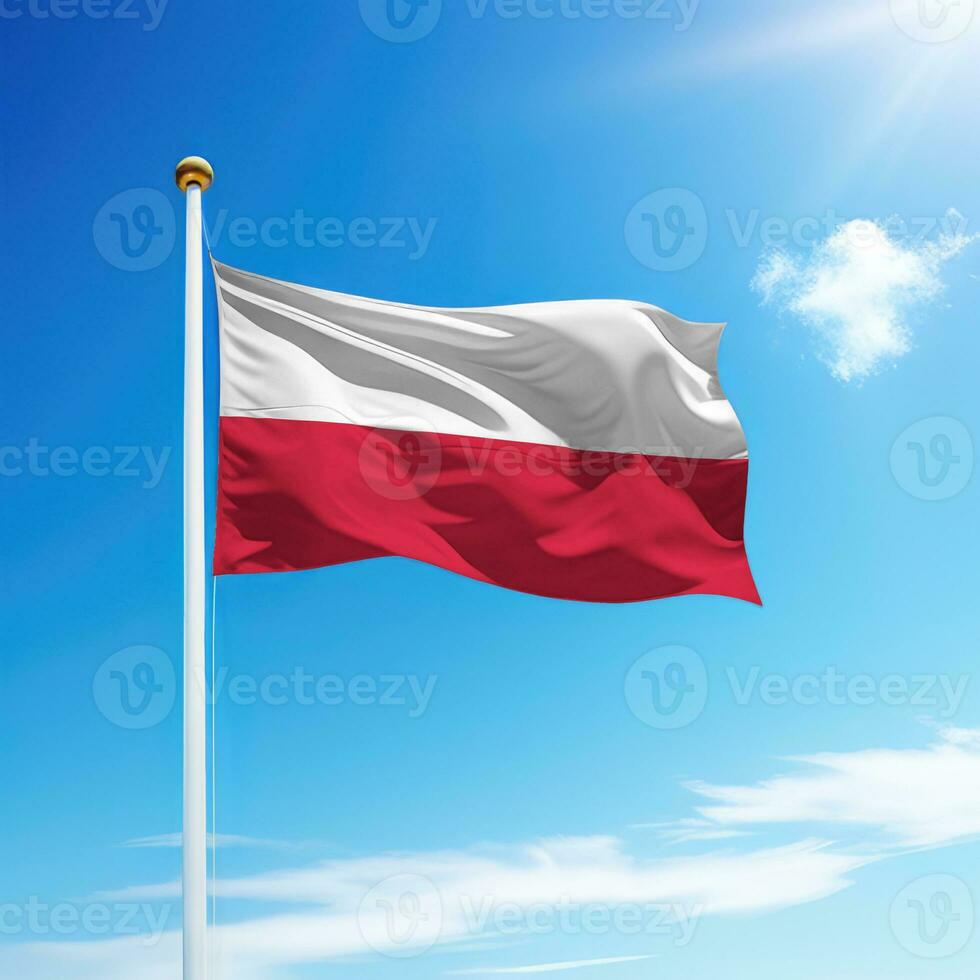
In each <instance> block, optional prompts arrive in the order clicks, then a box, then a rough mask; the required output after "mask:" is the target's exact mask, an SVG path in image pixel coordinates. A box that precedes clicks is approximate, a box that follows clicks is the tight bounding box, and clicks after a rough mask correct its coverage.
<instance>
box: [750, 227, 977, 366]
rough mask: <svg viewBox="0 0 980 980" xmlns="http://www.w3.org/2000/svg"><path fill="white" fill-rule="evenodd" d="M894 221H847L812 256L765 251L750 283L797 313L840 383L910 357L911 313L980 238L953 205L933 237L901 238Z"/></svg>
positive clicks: (771, 301) (939, 286) (769, 300)
mask: <svg viewBox="0 0 980 980" xmlns="http://www.w3.org/2000/svg"><path fill="white" fill-rule="evenodd" d="M891 224H892V221H891V219H890V220H889V221H888V222H876V221H864V220H858V221H848V222H846V223H845V224H842V225H840V226H839V227H838V228H837V229H836V230H835V231H834V232H833V234H831V235H830V236H829V237H828V238H826V239H825V240H824V241H822V242H818V243H817V244H815V245H814V247H813V250H812V252H811V253H810V254H809V255H808V256H806V257H794V256H791V255H788V254H787V253H786V252H783V251H778V250H777V251H770V252H768V253H766V254H765V255H763V257H762V259H761V261H760V264H759V268H758V270H757V271H756V274H755V277H754V278H753V280H752V287H753V289H755V290H756V291H757V292H758V293H760V294H761V296H762V300H763V303H768V304H772V305H774V306H776V307H777V308H779V309H780V310H782V311H784V312H786V313H789V314H792V315H794V316H796V317H797V318H799V319H800V320H801V321H802V322H803V323H804V324H806V326H807V327H809V328H810V329H811V330H812V331H813V333H814V334H815V336H816V337H817V341H818V354H819V356H820V357H821V359H822V360H823V361H824V362H825V363H826V364H827V365H828V366H829V367H830V369H831V371H832V372H833V374H834V375H835V376H836V377H838V378H840V379H841V380H842V381H852V380H861V379H863V378H865V377H867V376H868V375H870V374H873V373H874V372H875V371H877V370H879V369H880V368H881V367H882V366H884V365H885V364H888V363H891V362H894V361H896V360H897V359H898V358H900V357H902V356H903V355H904V354H907V353H908V351H909V350H910V349H911V346H912V330H911V327H910V325H909V314H910V313H911V312H912V311H913V310H914V309H915V308H916V307H919V306H921V305H922V304H925V303H928V302H929V301H931V300H934V299H935V298H936V297H937V296H938V295H939V294H940V293H941V292H942V291H943V289H944V288H945V286H944V283H943V280H942V278H941V276H940V273H941V271H942V268H943V265H944V264H945V263H946V262H947V261H948V260H949V259H951V258H952V257H953V256H955V255H957V254H958V253H959V252H961V251H962V250H963V249H964V248H965V247H966V246H967V245H969V244H970V243H971V242H972V241H974V240H975V238H976V237H977V236H970V235H967V234H965V233H964V231H963V230H962V229H963V227H964V225H965V219H963V217H962V215H960V214H959V213H958V212H956V211H953V210H950V211H949V212H947V214H946V217H945V219H944V221H943V226H944V228H943V231H942V232H941V233H940V235H939V236H938V238H937V239H936V240H935V241H922V240H919V241H917V240H915V239H911V240H901V239H900V238H899V237H898V236H896V235H894V234H892V233H891V231H890V230H889V226H890V225H891Z"/></svg>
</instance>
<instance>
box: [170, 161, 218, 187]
mask: <svg viewBox="0 0 980 980" xmlns="http://www.w3.org/2000/svg"><path fill="white" fill-rule="evenodd" d="M174 176H175V178H176V180H177V186H178V187H179V188H180V189H181V190H182V191H186V190H187V188H188V187H190V186H191V184H197V185H198V186H199V187H200V188H201V190H202V191H206V190H207V189H208V188H209V187H210V186H211V183H212V181H213V180H214V171H213V170H212V169H211V164H210V163H208V161H207V160H205V159H204V157H184V159H183V160H181V161H180V163H178V164H177V172H176V174H175V175H174Z"/></svg>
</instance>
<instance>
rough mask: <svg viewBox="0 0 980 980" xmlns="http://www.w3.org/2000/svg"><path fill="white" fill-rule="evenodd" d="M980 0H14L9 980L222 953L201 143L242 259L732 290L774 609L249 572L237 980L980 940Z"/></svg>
mask: <svg viewBox="0 0 980 980" xmlns="http://www.w3.org/2000/svg"><path fill="white" fill-rule="evenodd" d="M972 8H973V3H972V0H965V2H964V3H963V4H961V5H960V6H959V7H956V8H949V9H946V8H944V7H942V5H941V4H939V2H938V0H926V2H925V4H924V6H922V7H921V8H920V7H919V6H917V5H914V4H905V3H903V2H902V0H894V3H892V4H889V3H887V2H884V0H881V2H879V0H866V2H865V0H862V2H859V3H847V4H842V3H827V4H819V5H818V4H809V3H799V2H791V3H787V2H779V3H776V2H769V0H763V2H760V3H756V4H753V5H752V10H751V12H748V11H747V10H746V9H745V5H742V4H735V3H731V2H713V0H701V2H700V3H699V4H695V3H684V4H680V3H679V2H677V0H667V2H665V3H663V4H652V5H650V4H639V5H635V4H633V5H631V4H629V3H620V4H612V3H609V4H603V3H601V2H598V3H593V4H589V3H585V2H584V0H566V2H565V3H558V2H555V3H546V2H545V0H539V2H538V3H536V4H532V3H526V4H522V3H518V2H516V0H514V2H510V3H503V4H496V5H495V4H494V3H492V2H491V3H489V4H487V5H482V4H480V3H477V0H468V2H466V3H458V4H457V3H454V4H449V3H445V4H439V3H438V2H437V0H430V4H429V5H428V6H422V7H419V8H418V9H417V10H413V9H412V8H410V7H409V6H408V5H407V4H402V3H401V0H398V3H396V4H395V6H394V8H393V9H394V13H395V15H396V20H395V21H391V20H389V19H388V16H387V12H386V8H385V6H384V5H383V4H382V3H374V2H372V0H363V2H362V3H361V4H360V5H359V4H358V3H355V2H353V0H351V2H345V3H336V4H329V5H328V4H321V3H307V2H305V0H297V2H294V3H292V4H290V5H289V8H288V11H286V10H284V9H283V8H282V7H281V5H275V4H260V3H253V2H238V3H234V4H232V3H228V2H223V0H222V2H212V3H209V4H207V5H202V4H190V3H187V2H186V0H169V3H160V4H149V5H148V4H147V3H145V2H142V0H137V2H136V3H134V4H132V5H128V4H127V5H123V4H121V3H119V2H117V0H109V2H108V3H107V4H103V5H93V4H91V3H89V4H85V5H83V4H81V3H79V4H76V5H73V4H71V3H67V4H62V5H61V6H58V5H54V6H53V7H52V5H51V4H49V3H46V2H39V3H35V4H34V5H30V6H29V5H28V4H27V3H26V2H20V0H5V3H4V6H3V23H2V24H0V38H2V43H3V50H4V57H3V59H2V68H0V71H2V72H3V77H4V82H5V87H6V90H7V91H8V92H9V93H12V96H13V97H12V98H10V99H8V100H5V105H4V108H3V110H2V111H3V114H4V130H5V134H6V136H5V139H4V145H3V149H2V155H0V161H2V167H3V174H2V176H3V180H2V191H0V193H2V195H3V214H4V221H3V234H4V238H5V244H6V248H5V250H4V251H5V263H6V273H7V274H6V275H5V277H4V278H5V287H4V293H5V307H6V310H5V313H6V316H5V318H4V324H5V328H4V329H5V333H6V337H7V343H6V346H5V356H4V358H3V360H2V364H0V373H2V390H3V392H4V408H5V422H6V424H5V426H4V432H3V436H2V437H0V443H2V446H0V448H2V450H3V456H2V458H0V464H2V467H3V475H2V476H0V487H2V493H3V502H4V505H3V510H2V513H3V518H4V544H5V549H4V553H5V561H4V588H3V594H4V609H5V625H6V630H5V634H6V643H5V653H4V656H3V657H2V658H0V679H2V686H0V710H2V717H3V719H4V723H3V725H2V726H0V741H2V745H3V758H4V768H5V772H6V782H7V787H8V792H7V796H6V799H7V804H6V806H4V807H3V808H2V810H0V867H2V868H3V874H2V878H0V882H2V889H0V913H2V914H0V935H2V939H3V942H2V944H0V977H14V976H17V977H22V976H33V977H38V978H48V977H50V978H55V977H57V978H59V980H61V978H64V977H65V976H72V977H73V978H79V980H87V978H90V977H91V978H93V980H94V978H98V980H114V978H123V977H126V978H136V980H157V978H159V977H165V976H166V977H172V976H174V975H175V969H176V966H175V964H176V963H177V949H178V947H177V934H176V932H175V930H176V928H177V926H178V924H179V894H178V893H177V891H176V884H175V883H176V881H177V878H178V874H179V851H178V850H177V849H176V847H174V846H173V844H174V838H173V835H175V834H176V833H178V832H179V829H180V823H179V822H180V797H179V789H180V766H179V763H180V720H179V710H178V709H177V708H176V707H175V706H174V705H173V699H174V694H175V691H176V687H177V682H178V681H179V674H177V673H175V672H172V671H173V670H174V668H175V667H176V668H179V659H180V616H181V609H180V549H179V533H180V505H181V495H180V466H179V458H180V431H181V430H180V405H181V388H180V384H181V356H182V336H181V331H182V307H183V289H182V279H183V268H182V258H181V249H180V247H179V239H180V234H181V228H182V215H181V210H180V209H181V208H182V205H183V201H182V199H181V196H180V194H179V192H178V191H177V190H176V188H174V186H173V180H172V172H173V166H174V164H175V163H176V161H177V160H178V159H179V158H180V157H182V156H184V155H185V154H187V153H192V152H194V153H201V154H203V155H205V156H207V157H208V158H209V159H210V160H211V161H212V163H213V164H214V166H215V169H216V172H217V177H216V182H215V185H214V187H213V188H212V189H211V190H209V191H208V192H207V194H206V195H205V199H204V204H205V212H206V220H207V223H208V225H209V228H210V234H211V240H212V245H213V248H214V252H215V254H216V255H217V256H218V257H219V258H220V259H221V260H222V261H224V262H227V263H230V264H232V265H235V266H238V267H241V268H245V269H249V270H254V271H257V272H261V273H263V274H266V275H271V276H276V277H280V278H285V279H291V280H295V281H298V282H303V283H308V284H311V285H316V286H322V287H326V288H330V289H336V290H341V291H345V292H353V293H361V294H368V295H372V296H378V297H381V298H387V299H397V300H402V301H405V302H414V303H422V304H428V305H489V304H495V303H509V302H519V301H533V300H546V299H561V298H568V299H575V298H589V297H629V298H636V299H640V300H645V301H649V302H653V303H655V304H658V305H660V306H663V307H665V308H667V309H669V310H671V311H673V312H674V313H676V314H678V315H679V316H682V317H685V318H688V319H691V320H699V321H718V320H725V321H728V323H729V327H728V330H727V332H726V334H725V337H724V340H723V343H722V349H721V377H722V381H723V384H724V386H725V390H726V392H727V394H728V395H729V397H730V398H731V400H732V402H733V403H734V405H735V407H736V409H737V411H738V413H739V417H740V418H741V420H742V422H743V425H744V428H745V430H746V433H747V437H748V443H749V450H750V458H751V482H750V492H749V507H748V515H747V541H748V548H749V553H750V557H751V559H752V563H753V568H754V571H755V574H756V578H757V581H758V584H759V587H760V590H761V592H762V595H763V598H764V600H765V606H764V608H762V609H758V608H755V607H753V606H749V605H747V604H743V603H738V602H735V601H731V600H726V599H720V598H711V597H690V598H681V599H674V600H667V601H662V602H657V603H648V604H640V605H635V606H629V607H622V608H621V607H603V606H586V605H579V604H574V603H560V602H556V601H551V600H546V599H539V598H534V597H530V596H523V595H517V594H513V593H509V592H506V591H503V590H495V589H493V588H491V587H489V586H486V585H483V584H480V583H476V582H473V581H469V580H466V579H463V578H458V577H453V576H452V575H450V574H448V573H445V572H442V571H440V570H437V569H434V568H430V567H426V566H422V565H417V564H413V563H410V562H407V561H401V560H394V559H393V560H385V561H377V562H370V563H366V564H361V565H352V566H346V567H342V568H335V569H327V570H322V571H317V572H310V573H299V574H292V575H282V576H265V577H242V578H239V579H235V580H222V581H221V582H219V583H218V589H217V607H216V611H215V614H216V616H215V618H216V624H217V630H216V636H217V643H216V650H217V663H216V666H217V670H218V678H219V687H218V695H217V698H216V702H217V713H216V734H217V738H216V752H217V758H218V765H217V771H216V776H217V826H218V831H219V843H220V846H219V848H218V858H217V861H218V870H219V884H218V900H217V918H218V924H219V928H218V933H219V936H220V940H221V945H220V950H219V954H218V960H219V965H220V967H221V969H222V970H223V973H221V974H220V975H222V976H229V977H230V976H234V977H236V978H245V980H280V978H282V980H293V978H297V980H299V978H306V977H320V976H332V977H338V978H346V977H356V978H358V980H361V978H375V977H377V978H379V980H384V978H388V977H396V976H397V977H399V978H402V977H408V978H414V977H419V978H423V977H425V978H428V977H432V976H441V975H489V976H493V975H523V973H527V972H542V971H541V968H543V967H548V968H549V971H548V972H558V973H565V972H567V973H569V974H570V975H572V976H581V977H582V978H583V980H585V978H589V980H591V978H593V977H594V978H606V977H608V978H609V980H642V978H647V977H653V976H657V977H662V978H667V980H683V978H687V977H695V976H697V977H700V976H714V975H721V974H723V975H724V976H726V977H730V978H739V977H752V978H754V980H756V978H766V977H770V976H771V977H781V976H785V975H786V973H787V972H789V971H791V972H792V974H793V975H794V976H795V977H799V978H802V980H808V978H812V980H823V978H824V977H826V976H828V975H831V974H832V975H837V976H841V977H845V978H846V977H853V978H861V980H869V978H877V977H882V978H884V977H889V978H899V980H901V978H908V980H911V978H913V977H914V978H920V977H923V976H935V977H941V978H944V980H952V978H956V980H960V978H967V977H974V976H976V973H977V968H978V964H980V936H977V935H975V934H974V932H973V915H974V905H973V903H974V901H975V900H976V899H978V898H980V881H978V878H977V875H976V866H977V852H976V844H975V843H974V839H975V837H976V835H977V834H978V833H980V818H978V814H980V796H978V791H977V788H976V787H977V786H978V785H980V735H978V730H980V700H978V699H980V692H978V690H977V689H976V679H975V677H974V676H973V674H974V670H975V664H976V644H975V637H976V627H977V619H978V616H977V612H976V600H975V595H976V554H977V552H978V545H980V540H978V537H980V533H978V530H977V522H976V493H977V483H976V480H975V479H971V477H972V469H973V440H974V439H975V429H976V419H977V417H978V409H980V396H978V394H977V388H976V370H975V365H976V363H977V357H978V354H980V341H978V335H977V330H976V328H977V305H978V290H980V280H978V279H977V276H978V275H980V242H977V243H974V242H973V241H972V240H971V239H972V235H973V233H974V230H975V222H974V216H975V215H976V214H977V213H978V212H980V191H978V188H977V181H976V172H975V161H976V159H977V157H978V155H980V145H978V144H980V127H978V126H977V125H976V121H977V120H976V104H975V103H976V100H975V91H976V85H977V81H978V78H977V72H978V69H977V64H980V59H978V58H977V53H978V47H980V18H977V19H975V20H974V21H973V22H970V23H967V21H966V20H965V19H964V17H965V14H968V13H970V12H972ZM637 10H639V11H641V12H646V14H648V16H644V17H641V18H638V19H637V18H633V17H631V16H628V15H629V14H631V13H632V12H635V11H637ZM548 11H552V12H553V13H554V16H550V17H548V16H542V14H543V13H547V12H548ZM603 12H605V16H601V15H602V14H603ZM103 14H105V15H106V16H102V15H103ZM134 14H135V15H136V16H131V15H134ZM399 17H400V18H402V20H401V21H399V20H398V19H397V18H399ZM399 23H404V24H405V25H407V26H403V27H399V26H397V25H398V24H399ZM386 25H387V26H386ZM677 207H680V209H681V210H680V211H678V210H676V208H677ZM672 208H673V209H674V210H671V211H670V214H668V210H669V209H672ZM113 215H119V216H121V217H120V218H113ZM644 215H648V216H649V215H653V216H654V217H656V218H657V219H658V220H659V221H661V222H663V223H665V227H666V228H668V229H669V228H672V227H676V228H678V229H679V230H680V231H681V232H682V233H683V234H682V239H681V243H680V245H678V247H677V248H676V249H675V248H674V245H675V244H676V243H675V242H674V241H673V240H669V241H668V239H667V238H666V237H665V238H664V239H662V240H661V241H660V242H658V243H656V244H657V245H658V247H659V251H658V249H657V248H654V244H655V243H654V240H653V239H652V237H650V235H649V233H650V232H651V229H652V228H653V223H652V222H651V221H650V220H649V217H647V218H644V217H643V216H644ZM678 217H679V218H680V221H679V223H678V221H677V219H678ZM307 219H315V222H316V224H313V225H311V223H310V222H309V221H308V220H307ZM321 222H325V223H324V224H323V225H322V227H323V234H322V236H321V237H322V239H323V240H322V241H320V242H318V241H317V240H316V233H315V228H316V227H317V225H319V224H320V223H321ZM311 228H312V229H313V231H312V232H311ZM304 229H305V230H304ZM644 231H646V232H648V234H647V235H646V236H645V235H644V234H643V232H644ZM311 234H312V241H311V238H310V235H311ZM175 242H176V243H177V245H176V246H175ZM399 243H401V244H399ZM207 315H208V317H209V319H208V334H209V339H208V349H207V358H208V367H209V371H210V372H211V374H210V377H211V384H210V391H209V407H210V409H211V410H212V412H214V411H216V401H215V394H216V385H215V374H214V372H215V370H216V360H215V345H214V328H215V324H214V303H213V298H212V297H210V296H209V297H208V299H207ZM913 426H914V428H912V427H913ZM209 438H210V440H211V445H212V449H213V442H214V426H213V425H212V426H211V427H210V432H209ZM210 455H211V458H212V459H213V452H212V453H211V454H210ZM212 473H213V467H212ZM209 493H210V487H209ZM133 648H137V649H136V650H135V651H134V650H133ZM679 648H683V649H679ZM644 657H645V658H646V659H644V660H642V661H640V658H644ZM638 661H639V663H638ZM674 663H681V664H682V666H684V667H685V669H686V671H687V676H688V678H693V679H694V680H693V688H694V690H693V691H691V692H689V693H688V695H686V696H685V697H684V698H683V699H682V700H683V704H682V705H681V707H680V708H679V710H678V711H677V712H676V713H675V714H673V715H668V714H665V713H663V712H662V711H658V710H657V706H656V705H655V704H654V703H653V702H652V701H651V700H650V697H649V695H650V692H649V691H648V690H646V689H645V688H643V686H642V683H641V682H640V681H639V680H638V679H637V678H639V677H641V676H642V670H648V671H649V670H652V671H656V672H660V673H661V674H662V676H664V677H666V676H667V672H668V669H669V668H670V666H671V665H672V664H674ZM168 664H169V665H171V666H169V667H168ZM702 665H703V667H702ZM147 667H148V668H149V673H148V672H147ZM297 671H299V675H298V680H297V679H295V678H296V677H297V674H296V672H297ZM702 671H703V673H702ZM672 676H673V675H672ZM290 678H293V679H292V680H291V679H290ZM120 679H125V680H126V681H127V683H129V684H130V689H129V691H128V698H129V700H128V701H125V702H124V701H123V692H122V689H121V686H120ZM318 682H319V683H320V684H321V687H320V688H319V689H318V688H317V686H316V685H317V683H318ZM318 690H319V692H320V693H319V694H318V693H317V691H318ZM311 691H312V692H313V693H312V695H311V693H310V692H311ZM310 701H312V703H309V702H310ZM127 706H128V707H129V709H130V710H129V711H127V710H126V707H127ZM141 709H142V710H141ZM132 842H137V843H136V844H133V843H132ZM379 889H380V890H379ZM386 908H388V909H390V910H392V912H391V915H392V916H393V918H392V919H391V920H390V921H389V925H390V924H391V923H392V922H393V923H394V932H388V931H386V930H385V929H384V928H382V926H383V924H384V910H385V909H386ZM603 909H606V910H607V914H606V916H605V918H604V917H603V913H602V910H603ZM426 917H427V918H426ZM637 923H639V925H637ZM379 930H380V931H379ZM394 954H397V955H394Z"/></svg>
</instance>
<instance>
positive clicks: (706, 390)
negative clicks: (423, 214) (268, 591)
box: [214, 263, 759, 602]
mask: <svg viewBox="0 0 980 980" xmlns="http://www.w3.org/2000/svg"><path fill="white" fill-rule="evenodd" d="M214 271H215V279H216V284H217V289H218V305H219V313H220V317H219V319H220V334H221V422H220V463H219V485H218V519H217V542H216V548H215V560H214V570H215V573H216V574H218V575H229V574H241V573H250V572H281V571H293V570H298V569H308V568H319V567H323V566H327V565H336V564H340V563H342V562H351V561H361V560H363V559H366V558H379V557H383V556H391V555H398V556H402V557H405V558H414V559H417V560H419V561H424V562H428V563H430V564H432V565H437V566H439V567H440V568H444V569H448V570H450V571H453V572H458V573H459V574H461V575H468V576H470V577H471V578H474V579H479V580H480V581H483V582H490V583H493V584H494V585H500V586H504V587H506V588H509V589H516V590H518V591H521V592H529V593H534V594H536V595H543V596H553V597H556V598H562V599H578V600H584V601H591V602H635V601H639V600H644V599H657V598H662V597H665V596H675V595H690V594H695V593H710V594H714V595H725V596H733V597H735V598H739V599H746V600H748V601H750V602H758V601H759V596H758V592H757V591H756V587H755V584H754V582H753V580H752V574H751V572H750V570H749V565H748V561H747V559H746V555H745V547H744V542H743V520H744V512H745V490H746V481H747V477H748V455H747V452H746V447H745V437H744V434H743V432H742V428H741V426H740V425H739V422H738V419H737V418H736V416H735V412H734V411H733V409H732V406H731V405H730V404H729V402H728V400H727V399H726V398H725V396H724V394H723V392H722V390H721V387H720V386H719V384H718V375H717V352H718V343H719V340H720V338H721V333H722V329H723V327H722V326H721V325H719V324H700V323H688V322H686V321H684V320H680V319H678V318H677V317H675V316H672V315H671V314H669V313H666V312H665V311H664V310H661V309H658V308H657V307H655V306H649V305H647V304H645V303H637V302H629V301H621V300H586V301H576V302H561V303H535V304H528V305H521V306H501V307H490V308H473V309H440V308H437V307H422V306H409V305H404V304H401V303H388V302H384V301H381V300H373V299H364V298H361V297H358V296H347V295H344V294H342V293H334V292H328V291H326V290H322V289H313V288H310V287H308V286H297V285H294V284H292V283H286V282H280V281H278V280H275V279H266V278H263V277H262V276H257V275H253V274H251V273H247V272H241V271H239V270H237V269H232V268H230V267H229V266H225V265H221V264H219V263H215V266H214Z"/></svg>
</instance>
